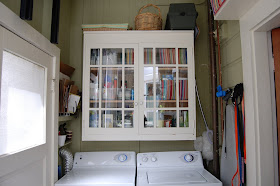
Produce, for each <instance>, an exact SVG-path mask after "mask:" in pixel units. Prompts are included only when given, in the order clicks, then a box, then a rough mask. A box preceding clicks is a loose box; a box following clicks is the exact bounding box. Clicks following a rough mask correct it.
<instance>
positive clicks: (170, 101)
mask: <svg viewBox="0 0 280 186" xmlns="http://www.w3.org/2000/svg"><path fill="white" fill-rule="evenodd" d="M156 101H157V102H163V103H176V100H156ZM188 101H189V100H179V102H183V103H187V102H188ZM146 102H149V103H153V102H154V101H153V100H146Z"/></svg>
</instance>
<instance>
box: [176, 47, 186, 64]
mask: <svg viewBox="0 0 280 186" xmlns="http://www.w3.org/2000/svg"><path fill="white" fill-rule="evenodd" d="M178 55H179V57H178V64H188V53H187V49H186V48H179V49H178Z"/></svg>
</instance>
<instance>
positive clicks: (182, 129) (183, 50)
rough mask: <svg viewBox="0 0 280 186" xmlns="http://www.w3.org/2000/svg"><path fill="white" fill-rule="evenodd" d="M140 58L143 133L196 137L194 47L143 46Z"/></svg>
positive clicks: (162, 44)
mask: <svg viewBox="0 0 280 186" xmlns="http://www.w3.org/2000/svg"><path fill="white" fill-rule="evenodd" d="M139 55H140V56H139V59H140V61H139V64H140V65H139V68H140V71H139V72H140V73H139V78H140V79H144V81H141V82H140V84H139V102H143V103H144V104H143V105H140V112H139V113H140V114H139V117H140V118H139V121H140V122H139V131H140V133H141V134H148V135H150V134H153V135H165V134H166V135H170V134H174V135H176V134H191V135H194V136H195V109H193V108H195V99H194V98H195V94H194V83H193V82H194V73H193V71H194V65H193V63H192V61H193V60H194V59H193V48H192V47H190V46H188V45H184V44H177V43H141V44H140V47H139ZM188 62H190V63H188Z"/></svg>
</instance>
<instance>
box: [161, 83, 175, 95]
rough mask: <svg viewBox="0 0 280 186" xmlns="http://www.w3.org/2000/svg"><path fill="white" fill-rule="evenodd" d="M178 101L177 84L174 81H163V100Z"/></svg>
mask: <svg viewBox="0 0 280 186" xmlns="http://www.w3.org/2000/svg"><path fill="white" fill-rule="evenodd" d="M175 99H176V83H175V81H174V80H161V100H175Z"/></svg>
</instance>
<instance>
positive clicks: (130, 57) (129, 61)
mask: <svg viewBox="0 0 280 186" xmlns="http://www.w3.org/2000/svg"><path fill="white" fill-rule="evenodd" d="M125 64H126V65H133V64H134V49H133V48H126V49H125Z"/></svg>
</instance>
